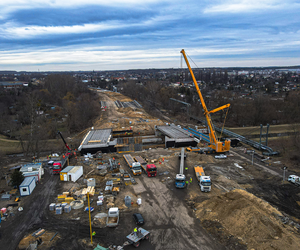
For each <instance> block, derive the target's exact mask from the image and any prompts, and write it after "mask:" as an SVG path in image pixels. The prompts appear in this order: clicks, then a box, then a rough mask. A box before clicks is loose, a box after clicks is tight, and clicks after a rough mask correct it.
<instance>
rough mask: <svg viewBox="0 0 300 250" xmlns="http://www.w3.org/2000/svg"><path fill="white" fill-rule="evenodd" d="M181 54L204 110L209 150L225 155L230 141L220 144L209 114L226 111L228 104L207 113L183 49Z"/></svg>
mask: <svg viewBox="0 0 300 250" xmlns="http://www.w3.org/2000/svg"><path fill="white" fill-rule="evenodd" d="M181 54H182V55H183V57H184V60H185V62H186V65H187V67H188V68H189V71H190V74H191V77H192V79H193V82H194V85H195V87H196V90H197V93H198V95H199V98H200V101H201V104H202V107H203V110H204V115H205V118H206V122H207V125H208V130H209V140H210V145H209V148H210V149H211V151H212V153H225V152H228V151H229V150H230V140H228V139H226V140H225V141H224V142H221V141H220V140H219V139H218V138H217V136H216V131H215V129H214V126H213V122H212V119H211V116H210V114H212V113H215V112H217V111H220V110H223V109H226V108H229V106H230V104H226V105H223V106H221V107H219V108H216V109H213V110H211V111H208V109H207V107H206V104H205V102H204V99H203V96H202V93H201V91H200V88H199V86H198V83H197V81H196V78H195V76H194V73H193V70H192V68H191V66H190V63H189V61H188V59H187V56H186V54H185V51H184V49H183V50H181Z"/></svg>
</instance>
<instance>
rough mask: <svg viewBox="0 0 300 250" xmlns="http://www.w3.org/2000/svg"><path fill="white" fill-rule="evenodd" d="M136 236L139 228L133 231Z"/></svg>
mask: <svg viewBox="0 0 300 250" xmlns="http://www.w3.org/2000/svg"><path fill="white" fill-rule="evenodd" d="M133 232H134V234H135V235H136V236H137V227H135V228H134V229H133Z"/></svg>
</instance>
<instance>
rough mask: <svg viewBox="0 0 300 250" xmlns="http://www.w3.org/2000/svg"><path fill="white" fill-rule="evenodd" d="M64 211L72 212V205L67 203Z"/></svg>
mask: <svg viewBox="0 0 300 250" xmlns="http://www.w3.org/2000/svg"><path fill="white" fill-rule="evenodd" d="M64 212H65V213H70V212H71V206H70V205H66V206H65V207H64Z"/></svg>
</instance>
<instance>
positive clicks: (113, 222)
mask: <svg viewBox="0 0 300 250" xmlns="http://www.w3.org/2000/svg"><path fill="white" fill-rule="evenodd" d="M118 224H119V208H117V207H111V208H110V209H109V210H108V213H107V218H106V226H107V227H116V226H117V225H118Z"/></svg>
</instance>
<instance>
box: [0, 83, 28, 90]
mask: <svg viewBox="0 0 300 250" xmlns="http://www.w3.org/2000/svg"><path fill="white" fill-rule="evenodd" d="M0 86H2V87H3V88H4V89H19V88H23V87H27V86H28V83H27V82H0Z"/></svg>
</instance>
